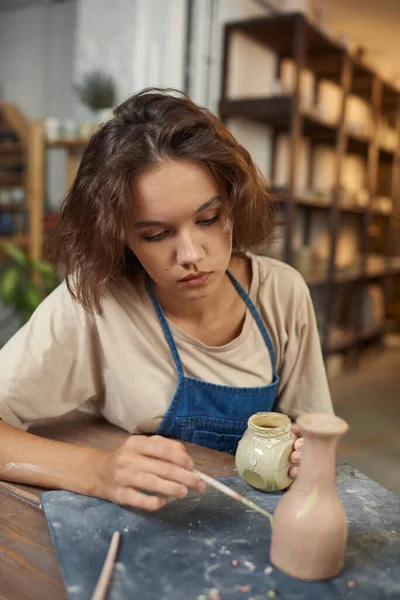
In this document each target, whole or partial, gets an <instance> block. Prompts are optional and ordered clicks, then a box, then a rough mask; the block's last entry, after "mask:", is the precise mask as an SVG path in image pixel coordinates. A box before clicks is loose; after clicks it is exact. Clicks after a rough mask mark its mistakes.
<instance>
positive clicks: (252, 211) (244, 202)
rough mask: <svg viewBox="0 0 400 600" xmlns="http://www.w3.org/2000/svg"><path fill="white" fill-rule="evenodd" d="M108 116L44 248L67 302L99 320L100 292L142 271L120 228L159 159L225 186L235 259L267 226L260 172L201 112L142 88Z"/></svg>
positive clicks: (163, 92) (259, 240) (170, 94)
mask: <svg viewBox="0 0 400 600" xmlns="http://www.w3.org/2000/svg"><path fill="white" fill-rule="evenodd" d="M113 114H114V116H113V118H112V119H111V120H110V121H108V122H107V123H105V124H104V125H102V126H101V127H100V128H99V129H98V130H97V131H96V133H95V134H94V135H93V137H92V139H91V140H90V142H89V144H88V146H87V148H86V149H85V151H84V153H83V156H82V160H81V163H80V166H79V169H78V172H77V175H76V178H75V181H74V183H73V185H72V187H71V189H70V190H69V192H68V194H67V196H66V198H65V200H64V202H63V205H62V208H61V219H60V224H59V226H58V228H57V230H56V232H55V235H54V236H53V239H52V241H51V243H50V246H49V250H50V255H51V257H52V259H53V260H54V262H55V263H57V264H59V265H60V266H61V267H62V268H63V271H64V274H65V278H66V283H67V286H68V289H69V291H70V293H71V295H72V296H73V297H74V298H75V299H76V300H77V301H78V302H80V303H81V304H82V306H84V307H85V308H86V309H87V310H90V311H92V310H95V311H96V312H97V313H99V314H101V313H102V310H101V297H102V294H103V293H104V291H105V288H106V286H107V285H108V284H110V283H111V282H117V281H118V280H120V278H121V277H126V276H127V275H128V274H129V276H131V275H132V273H135V272H138V270H140V269H141V268H142V267H141V265H140V263H139V261H138V260H137V259H136V257H135V256H134V254H133V253H132V251H130V250H129V249H128V248H127V246H126V243H125V235H124V230H125V226H126V224H127V223H129V220H130V219H132V218H133V207H132V196H131V182H132V178H134V177H136V176H137V175H138V174H140V173H142V172H143V171H144V170H146V169H148V168H150V167H152V166H153V165H156V164H157V163H159V162H160V161H162V160H165V159H167V158H172V159H182V160H191V161H196V162H199V163H202V164H205V165H207V166H208V167H209V168H210V169H211V171H212V173H213V175H214V176H215V177H216V178H217V179H219V180H220V181H222V182H223V183H224V184H225V186H226V189H227V192H228V197H229V200H230V211H231V216H232V221H233V251H234V252H235V253H243V252H245V251H248V250H255V249H256V248H257V247H259V246H260V245H261V244H264V243H266V241H267V240H268V239H269V237H270V235H271V232H272V230H273V227H274V218H273V204H272V201H271V199H270V197H269V195H268V193H267V192H266V189H265V188H266V186H265V181H264V179H263V177H262V175H261V173H260V172H259V170H258V169H257V167H256V166H255V164H254V163H253V161H252V159H251V157H250V154H249V153H248V152H247V150H245V148H243V146H241V145H240V144H239V143H238V142H237V141H236V140H235V138H234V137H233V135H232V134H231V133H230V132H229V131H228V129H227V127H226V126H225V125H224V124H223V123H222V122H221V121H220V120H219V119H218V118H217V117H216V116H214V115H213V114H212V113H211V112H210V111H209V110H207V109H206V108H201V107H199V106H197V105H196V104H194V103H193V102H192V101H191V100H190V98H189V97H188V96H187V95H185V94H183V93H181V92H178V91H176V90H172V89H158V88H149V89H145V90H143V91H141V92H139V93H137V94H134V95H133V96H131V97H130V98H129V99H128V100H126V101H125V102H123V103H122V104H121V105H120V106H118V107H117V108H116V109H115V110H114V113H113Z"/></svg>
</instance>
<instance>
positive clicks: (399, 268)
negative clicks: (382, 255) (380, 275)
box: [386, 256, 400, 276]
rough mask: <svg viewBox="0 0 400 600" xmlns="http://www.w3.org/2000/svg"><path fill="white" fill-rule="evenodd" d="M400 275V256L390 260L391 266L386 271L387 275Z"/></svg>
mask: <svg viewBox="0 0 400 600" xmlns="http://www.w3.org/2000/svg"><path fill="white" fill-rule="evenodd" d="M398 274H400V256H395V257H392V258H390V259H389V266H388V268H387V270H386V275H389V276H390V275H398Z"/></svg>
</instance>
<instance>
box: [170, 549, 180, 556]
mask: <svg viewBox="0 0 400 600" xmlns="http://www.w3.org/2000/svg"><path fill="white" fill-rule="evenodd" d="M178 552H179V550H172V553H171V554H173V555H174V556H176V555H177V554H178Z"/></svg>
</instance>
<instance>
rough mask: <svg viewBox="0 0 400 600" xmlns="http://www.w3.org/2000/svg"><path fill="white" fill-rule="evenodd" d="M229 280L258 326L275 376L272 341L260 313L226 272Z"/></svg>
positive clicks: (237, 283) (242, 289)
mask: <svg viewBox="0 0 400 600" xmlns="http://www.w3.org/2000/svg"><path fill="white" fill-rule="evenodd" d="M226 273H227V275H228V277H229V279H230V280H231V281H232V283H233V285H234V287H235V289H236V290H237V292H238V294H239V295H240V296H241V297H242V298H243V300H244V301H245V303H246V305H247V307H248V309H249V310H250V312H251V314H252V316H253V318H254V320H255V322H256V323H257V325H258V329H259V330H260V332H261V335H262V336H263V339H264V342H265V343H266V345H267V348H268V352H269V356H270V359H271V364H272V370H273V372H274V374H275V370H276V357H275V350H274V347H273V345H272V341H271V338H270V337H269V334H268V331H267V330H266V328H265V325H264V323H263V322H262V319H261V317H260V313H259V312H258V310H257V309H256V307H255V306H254V303H253V301H252V300H251V298H250V296H249V295H248V293H247V292H246V290H245V289H244V288H243V287H242V285H241V284H240V283H239V282H238V281H237V279H235V277H234V276H233V275H232V274H231V273H230V272H229V271H227V272H226Z"/></svg>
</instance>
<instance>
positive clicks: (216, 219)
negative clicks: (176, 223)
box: [197, 215, 219, 225]
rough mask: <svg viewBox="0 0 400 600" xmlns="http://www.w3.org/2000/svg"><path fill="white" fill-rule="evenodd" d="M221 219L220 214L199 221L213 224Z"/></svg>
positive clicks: (201, 223)
mask: <svg viewBox="0 0 400 600" xmlns="http://www.w3.org/2000/svg"><path fill="white" fill-rule="evenodd" d="M217 221H219V215H216V216H215V217H212V218H211V219H204V220H203V221H197V222H198V223H199V224H200V225H212V224H213V223H216V222H217Z"/></svg>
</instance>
